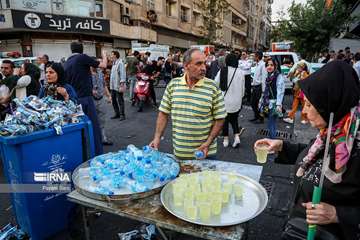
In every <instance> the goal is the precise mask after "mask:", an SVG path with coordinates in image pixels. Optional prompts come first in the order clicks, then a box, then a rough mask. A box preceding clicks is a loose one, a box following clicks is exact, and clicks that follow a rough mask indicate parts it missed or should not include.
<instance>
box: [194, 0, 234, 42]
mask: <svg viewBox="0 0 360 240" xmlns="http://www.w3.org/2000/svg"><path fill="white" fill-rule="evenodd" d="M196 4H197V5H198V6H199V8H200V9H201V10H202V13H203V26H202V29H203V33H204V39H203V40H201V41H199V43H202V44H209V43H214V42H215V41H216V40H217V38H218V37H219V36H218V34H217V33H218V32H217V30H219V29H221V28H222V27H223V21H224V16H225V15H226V14H227V13H228V7H229V6H230V5H229V3H228V2H227V1H226V0H199V1H197V2H196Z"/></svg>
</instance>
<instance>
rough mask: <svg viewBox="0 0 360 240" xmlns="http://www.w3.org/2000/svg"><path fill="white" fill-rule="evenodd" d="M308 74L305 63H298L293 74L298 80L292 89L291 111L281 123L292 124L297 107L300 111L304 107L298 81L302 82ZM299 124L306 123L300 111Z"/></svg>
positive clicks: (304, 116)
mask: <svg viewBox="0 0 360 240" xmlns="http://www.w3.org/2000/svg"><path fill="white" fill-rule="evenodd" d="M309 74H310V73H309V70H308V67H307V65H306V63H305V62H301V63H299V64H298V67H297V70H296V72H295V74H294V77H295V78H296V79H298V80H297V81H296V82H295V83H294V88H293V92H294V95H293V96H294V97H293V103H292V109H291V111H290V112H289V113H288V116H287V118H284V119H283V121H284V122H286V123H290V124H292V123H294V118H295V114H296V112H297V110H298V107H299V105H301V107H302V109H303V108H304V105H305V100H304V94H303V92H302V91H301V89H300V87H299V81H302V80H304V79H305V78H307V77H308V76H309ZM301 123H302V124H307V123H308V121H307V117H306V114H305V113H304V112H303V111H301Z"/></svg>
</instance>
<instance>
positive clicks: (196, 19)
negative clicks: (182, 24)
mask: <svg viewBox="0 0 360 240" xmlns="http://www.w3.org/2000/svg"><path fill="white" fill-rule="evenodd" d="M194 24H195V27H200V26H201V25H202V22H201V14H200V13H199V12H194Z"/></svg>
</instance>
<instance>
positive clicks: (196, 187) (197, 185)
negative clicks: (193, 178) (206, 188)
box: [188, 183, 201, 193]
mask: <svg viewBox="0 0 360 240" xmlns="http://www.w3.org/2000/svg"><path fill="white" fill-rule="evenodd" d="M188 189H189V190H190V191H192V192H194V193H197V192H201V186H200V183H193V184H189V186H188Z"/></svg>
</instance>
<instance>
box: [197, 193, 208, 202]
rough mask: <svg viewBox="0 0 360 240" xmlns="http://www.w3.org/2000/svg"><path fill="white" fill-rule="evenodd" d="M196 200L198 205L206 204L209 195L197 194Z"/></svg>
mask: <svg viewBox="0 0 360 240" xmlns="http://www.w3.org/2000/svg"><path fill="white" fill-rule="evenodd" d="M195 198H196V202H197V203H205V202H207V201H208V194H207V193H205V192H199V193H196V196H195Z"/></svg>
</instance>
